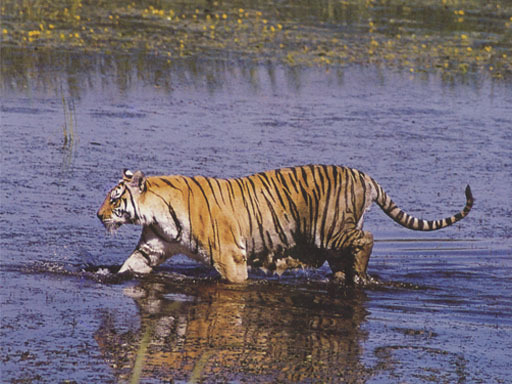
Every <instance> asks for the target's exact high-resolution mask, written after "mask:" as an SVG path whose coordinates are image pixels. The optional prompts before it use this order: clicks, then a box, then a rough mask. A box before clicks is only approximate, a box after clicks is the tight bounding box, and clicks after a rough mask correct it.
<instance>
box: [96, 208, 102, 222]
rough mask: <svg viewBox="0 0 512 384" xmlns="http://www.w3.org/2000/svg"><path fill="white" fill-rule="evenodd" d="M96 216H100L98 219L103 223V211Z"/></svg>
mask: <svg viewBox="0 0 512 384" xmlns="http://www.w3.org/2000/svg"><path fill="white" fill-rule="evenodd" d="M96 216H98V219H100V220H101V221H103V218H104V216H103V214H102V213H101V210H100V211H98V212H97V213H96Z"/></svg>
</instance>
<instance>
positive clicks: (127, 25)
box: [1, 0, 512, 78]
mask: <svg viewBox="0 0 512 384" xmlns="http://www.w3.org/2000/svg"><path fill="white" fill-rule="evenodd" d="M1 20H2V43H1V45H2V46H4V47H9V46H11V47H12V46H16V47H26V48H49V49H65V50H74V51H80V52H85V53H87V52H96V53H97V52H100V53H104V54H112V53H114V52H116V53H127V54H134V53H137V54H140V53H141V52H142V53H144V54H146V55H149V56H157V57H160V58H163V59H165V60H167V61H168V62H169V63H170V62H171V61H173V60H177V59H179V58H183V57H190V56H203V57H204V56H207V57H208V56H213V57H215V58H219V57H223V58H225V59H233V58H249V59H251V60H256V61H258V60H273V61H277V62H280V63H285V64H287V65H315V66H325V67H330V66H334V65H350V64H354V63H355V64H363V65H365V64H374V65H384V66H388V67H395V68H401V69H404V70H406V71H408V72H411V73H416V72H441V73H444V74H453V73H458V74H464V73H468V72H481V73H485V74H486V75H489V76H492V77H494V78H503V77H504V76H507V75H510V73H511V72H512V62H511V60H512V52H511V47H512V4H511V3H509V2H507V3H505V2H500V1H478V0H426V1H420V0H413V1H409V2H404V1H401V0H388V1H383V0H346V1H345V0H344V1H332V0H323V1H318V2H310V1H305V0H299V1H292V0H285V1H283V2H280V3H279V4H277V3H275V2H273V1H270V0H267V1H258V2H253V1H248V0H247V1H245V0H243V1H235V0H231V1H223V2H220V1H190V2H186V1H178V2H168V1H158V0H155V1H149V0H143V1H138V2H126V1H120V0H114V1H104V0H99V1H86V0H57V1H55V2H47V1H42V0H22V1H14V0H6V1H4V2H3V3H2V6H1Z"/></svg>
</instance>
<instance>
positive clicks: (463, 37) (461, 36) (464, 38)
mask: <svg viewBox="0 0 512 384" xmlns="http://www.w3.org/2000/svg"><path fill="white" fill-rule="evenodd" d="M460 38H461V39H462V40H466V39H467V38H468V36H467V35H465V34H462V35H460Z"/></svg>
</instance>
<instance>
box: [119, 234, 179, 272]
mask: <svg viewBox="0 0 512 384" xmlns="http://www.w3.org/2000/svg"><path fill="white" fill-rule="evenodd" d="M174 254H175V252H174V249H172V244H171V243H169V242H167V241H164V240H163V239H162V238H161V236H158V235H157V234H156V233H155V231H154V229H152V228H150V227H145V228H144V229H143V230H142V235H141V237H140V240H139V243H138V244H137V248H136V249H135V250H134V251H133V252H132V254H131V255H130V257H128V259H126V261H125V262H124V263H123V265H122V266H121V269H119V272H118V273H125V272H132V273H140V274H148V273H150V272H151V271H152V270H153V268H154V267H156V266H157V265H159V264H161V263H163V262H164V261H165V260H167V259H168V258H169V257H171V256H173V255H174Z"/></svg>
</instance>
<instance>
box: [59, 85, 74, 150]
mask: <svg viewBox="0 0 512 384" xmlns="http://www.w3.org/2000/svg"><path fill="white" fill-rule="evenodd" d="M61 95H62V96H61V98H62V109H63V111H64V123H63V124H62V129H63V134H64V135H63V137H64V140H63V148H72V147H73V144H74V141H75V126H76V110H75V103H74V101H73V99H68V100H66V97H65V96H64V93H63V92H62V90H61Z"/></svg>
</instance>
